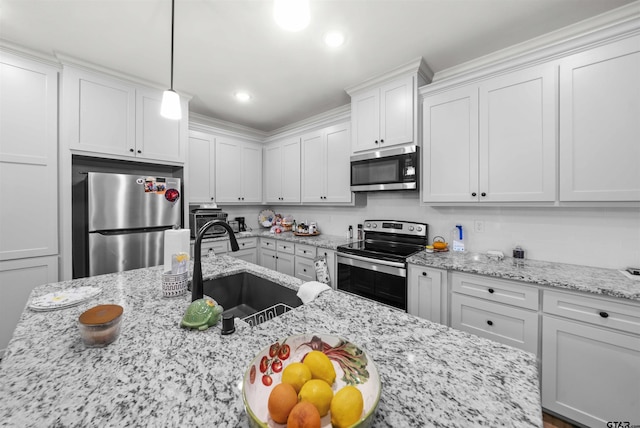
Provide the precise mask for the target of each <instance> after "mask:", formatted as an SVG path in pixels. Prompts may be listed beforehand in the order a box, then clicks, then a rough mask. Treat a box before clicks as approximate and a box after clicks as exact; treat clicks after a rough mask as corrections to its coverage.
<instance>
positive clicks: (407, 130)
mask: <svg viewBox="0 0 640 428" xmlns="http://www.w3.org/2000/svg"><path fill="white" fill-rule="evenodd" d="M413 94H414V88H413V77H411V76H409V77H404V78H402V79H397V80H394V81H392V82H390V83H388V84H386V85H384V86H382V87H381V88H380V147H387V146H394V145H398V144H408V143H412V142H413V130H414V126H413V125H414V111H413V110H414V95H413Z"/></svg>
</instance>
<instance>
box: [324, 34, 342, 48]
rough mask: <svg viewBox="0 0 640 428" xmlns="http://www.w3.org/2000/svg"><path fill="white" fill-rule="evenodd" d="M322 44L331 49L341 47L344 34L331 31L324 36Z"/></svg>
mask: <svg viewBox="0 0 640 428" xmlns="http://www.w3.org/2000/svg"><path fill="white" fill-rule="evenodd" d="M324 43H325V44H326V45H327V46H329V47H331V48H337V47H338V46H342V44H343V43H344V34H342V33H341V32H339V31H331V32H329V33H327V34H325V35H324Z"/></svg>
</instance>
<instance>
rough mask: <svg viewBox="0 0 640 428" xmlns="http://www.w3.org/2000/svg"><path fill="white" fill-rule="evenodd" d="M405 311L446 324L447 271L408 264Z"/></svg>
mask: <svg viewBox="0 0 640 428" xmlns="http://www.w3.org/2000/svg"><path fill="white" fill-rule="evenodd" d="M407 287H408V288H407V312H409V313H410V314H411V315H415V316H418V317H420V318H425V319H428V320H429V321H433V322H437V323H440V324H445V325H446V324H447V306H448V305H447V296H448V293H447V271H443V270H441V269H433V268H427V267H424V266H419V265H413V264H409V267H408V269H407Z"/></svg>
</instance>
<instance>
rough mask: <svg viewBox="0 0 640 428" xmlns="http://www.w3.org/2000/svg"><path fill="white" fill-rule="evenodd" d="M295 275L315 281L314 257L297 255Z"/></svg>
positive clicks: (304, 279)
mask: <svg viewBox="0 0 640 428" xmlns="http://www.w3.org/2000/svg"><path fill="white" fill-rule="evenodd" d="M295 260H296V269H295V274H296V275H295V276H296V278H299V279H301V280H303V281H315V279H316V270H315V265H314V264H313V260H312V259H307V258H304V257H296V259H295Z"/></svg>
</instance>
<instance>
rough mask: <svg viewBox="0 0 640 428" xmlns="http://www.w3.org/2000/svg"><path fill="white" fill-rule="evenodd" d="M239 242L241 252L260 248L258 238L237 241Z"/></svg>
mask: <svg viewBox="0 0 640 428" xmlns="http://www.w3.org/2000/svg"><path fill="white" fill-rule="evenodd" d="M237 241H238V247H240V249H241V250H244V249H247V248H256V247H257V246H258V238H255V237H253V238H240V239H237Z"/></svg>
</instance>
